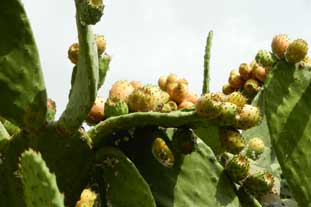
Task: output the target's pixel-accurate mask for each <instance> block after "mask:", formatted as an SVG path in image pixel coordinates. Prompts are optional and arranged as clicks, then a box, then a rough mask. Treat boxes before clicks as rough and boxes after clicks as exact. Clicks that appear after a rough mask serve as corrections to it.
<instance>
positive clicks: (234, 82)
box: [228, 70, 244, 89]
mask: <svg viewBox="0 0 311 207" xmlns="http://www.w3.org/2000/svg"><path fill="white" fill-rule="evenodd" d="M228 82H229V84H230V86H231V87H232V88H235V89H239V88H241V87H242V86H243V84H244V80H243V79H242V77H241V75H240V73H239V71H238V70H232V71H231V72H230V76H229V80H228Z"/></svg>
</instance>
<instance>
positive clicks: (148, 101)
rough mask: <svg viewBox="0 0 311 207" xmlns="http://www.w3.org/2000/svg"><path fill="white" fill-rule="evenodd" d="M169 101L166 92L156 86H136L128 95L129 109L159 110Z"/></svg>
mask: <svg viewBox="0 0 311 207" xmlns="http://www.w3.org/2000/svg"><path fill="white" fill-rule="evenodd" d="M168 101H169V95H168V93H166V92H164V91H162V90H161V89H160V88H159V87H157V86H152V85H147V86H143V87H141V88H136V89H135V90H134V91H133V93H132V94H131V95H130V96H129V99H128V105H129V108H130V110H131V111H134V112H135V111H161V109H162V107H163V105H164V104H165V103H167V102H168Z"/></svg>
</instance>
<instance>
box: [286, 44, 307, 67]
mask: <svg viewBox="0 0 311 207" xmlns="http://www.w3.org/2000/svg"><path fill="white" fill-rule="evenodd" d="M307 53H308V43H307V42H306V41H304V40H303V39H297V40H294V41H293V42H291V43H290V44H289V46H288V48H287V50H286V52H285V58H286V61H287V62H290V63H297V62H299V61H301V60H303V59H304V58H305V57H306V55H307Z"/></svg>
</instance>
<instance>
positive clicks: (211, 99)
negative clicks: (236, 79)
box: [196, 93, 222, 119]
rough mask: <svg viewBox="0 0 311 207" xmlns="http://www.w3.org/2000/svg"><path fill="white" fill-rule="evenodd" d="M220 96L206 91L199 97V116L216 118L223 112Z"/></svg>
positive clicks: (197, 107)
mask: <svg viewBox="0 0 311 207" xmlns="http://www.w3.org/2000/svg"><path fill="white" fill-rule="evenodd" d="M221 103H222V102H221V100H220V96H218V95H217V94H213V93H206V94H204V95H203V96H201V97H200V98H199V99H198V102H197V103H196V112H197V114H198V115H199V116H203V117H207V118H210V119H213V118H216V117H217V116H219V115H220V113H221Z"/></svg>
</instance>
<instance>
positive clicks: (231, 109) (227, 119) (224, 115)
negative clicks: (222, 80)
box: [219, 102, 238, 126]
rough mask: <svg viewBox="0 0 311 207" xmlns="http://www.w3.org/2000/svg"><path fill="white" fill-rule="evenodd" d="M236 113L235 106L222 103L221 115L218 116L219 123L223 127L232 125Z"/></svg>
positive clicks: (236, 108)
mask: <svg viewBox="0 0 311 207" xmlns="http://www.w3.org/2000/svg"><path fill="white" fill-rule="evenodd" d="M237 111H238V107H237V105H235V104H233V103H230V102H223V103H222V104H221V113H220V115H219V120H220V123H221V124H222V125H224V126H230V125H233V124H234V123H235V117H236V113H237Z"/></svg>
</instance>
